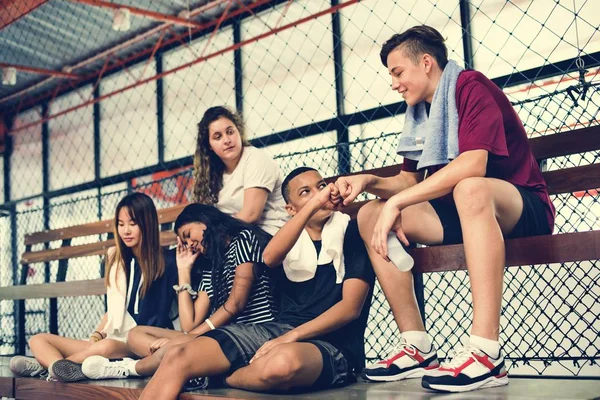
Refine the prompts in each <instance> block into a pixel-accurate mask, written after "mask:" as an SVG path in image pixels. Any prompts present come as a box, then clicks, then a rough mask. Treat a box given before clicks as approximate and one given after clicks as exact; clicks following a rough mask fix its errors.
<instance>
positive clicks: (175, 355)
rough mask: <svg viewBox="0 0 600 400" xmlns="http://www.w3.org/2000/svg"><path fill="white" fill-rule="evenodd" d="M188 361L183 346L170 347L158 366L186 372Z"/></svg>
mask: <svg viewBox="0 0 600 400" xmlns="http://www.w3.org/2000/svg"><path fill="white" fill-rule="evenodd" d="M188 364H189V360H188V358H187V355H186V350H185V346H183V345H179V346H172V347H170V348H169V349H168V350H167V351H166V352H165V354H164V356H163V358H162V360H161V363H160V365H161V366H163V365H164V366H165V367H166V368H177V369H179V370H181V371H187V370H188V369H189V368H188V367H189V365H188Z"/></svg>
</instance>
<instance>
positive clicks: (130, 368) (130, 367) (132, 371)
mask: <svg viewBox="0 0 600 400" xmlns="http://www.w3.org/2000/svg"><path fill="white" fill-rule="evenodd" d="M138 361H140V360H127V362H126V363H125V368H127V370H128V371H129V376H140V374H138V373H137V371H136V370H135V366H136V364H137V363H138Z"/></svg>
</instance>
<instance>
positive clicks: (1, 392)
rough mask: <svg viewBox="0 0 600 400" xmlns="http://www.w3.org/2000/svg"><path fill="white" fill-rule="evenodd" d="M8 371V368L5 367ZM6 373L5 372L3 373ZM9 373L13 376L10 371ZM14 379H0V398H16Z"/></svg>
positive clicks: (4, 377) (5, 377) (2, 377)
mask: <svg viewBox="0 0 600 400" xmlns="http://www.w3.org/2000/svg"><path fill="white" fill-rule="evenodd" d="M3 368H6V369H7V370H8V367H3ZM3 372H4V371H3ZM8 373H10V374H11V375H12V372H10V370H8ZM13 380H14V378H10V377H7V376H1V377H0V397H6V398H9V399H13V398H14V397H15V392H14V390H13V389H14V387H13Z"/></svg>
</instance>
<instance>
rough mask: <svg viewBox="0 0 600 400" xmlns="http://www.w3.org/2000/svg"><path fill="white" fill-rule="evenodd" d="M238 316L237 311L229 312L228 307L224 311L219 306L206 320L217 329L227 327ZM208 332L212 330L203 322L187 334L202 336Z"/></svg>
mask: <svg viewBox="0 0 600 400" xmlns="http://www.w3.org/2000/svg"><path fill="white" fill-rule="evenodd" d="M225 304H227V303H225ZM238 314H239V311H238V310H235V309H233V310H230V309H229V307H227V308H226V309H225V308H224V307H223V306H221V307H219V308H218V309H217V311H215V312H214V313H213V314H212V315H211V316H210V317H208V319H209V320H210V322H211V323H212V324H213V326H214V327H215V328H218V327H219V326H224V325H227V324H228V323H230V322H231V321H233V320H234V319H235V317H237V315H238ZM210 330H212V327H211V326H210V325H208V323H207V322H206V320H204V322H203V323H201V324H200V325H198V326H197V327H196V328H194V329H192V330H191V331H190V332H189V333H193V334H194V335H203V334H205V333H206V332H208V331H210Z"/></svg>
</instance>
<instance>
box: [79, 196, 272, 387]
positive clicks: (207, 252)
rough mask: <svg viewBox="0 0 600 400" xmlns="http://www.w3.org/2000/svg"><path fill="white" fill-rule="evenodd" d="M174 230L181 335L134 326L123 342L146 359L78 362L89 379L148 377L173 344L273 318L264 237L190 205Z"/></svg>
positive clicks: (247, 226) (211, 210)
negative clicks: (233, 324) (229, 327)
mask: <svg viewBox="0 0 600 400" xmlns="http://www.w3.org/2000/svg"><path fill="white" fill-rule="evenodd" d="M175 232H176V233H177V236H178V237H177V243H178V244H177V269H178V274H179V284H178V285H175V286H174V288H175V291H176V292H177V296H178V302H179V315H180V320H181V328H182V330H183V332H177V331H172V330H168V329H161V328H156V327H148V326H138V327H136V328H134V329H133V330H132V331H131V332H130V334H129V337H128V344H129V346H130V348H131V350H132V351H133V352H134V353H136V354H137V355H138V356H140V357H145V358H143V359H142V360H132V359H128V358H126V359H123V360H116V361H111V360H109V359H107V358H104V357H100V356H94V357H90V358H88V359H87V360H85V361H84V363H83V373H84V374H85V375H86V376H87V377H88V378H90V379H112V378H125V377H127V376H150V375H152V374H153V373H154V372H155V371H156V369H157V368H158V366H159V364H160V361H161V359H162V356H163V354H164V353H165V351H166V350H167V348H168V347H170V346H172V345H175V344H181V343H184V342H187V341H190V340H193V339H194V338H196V337H197V336H199V335H202V334H204V333H206V332H208V331H209V330H212V329H215V328H216V327H219V326H223V325H226V324H230V323H237V322H244V323H262V322H268V321H272V320H273V319H274V318H275V316H276V313H277V305H276V303H277V302H276V301H275V295H274V288H273V285H272V282H271V279H270V277H269V275H268V268H267V267H266V266H265V264H264V263H263V259H262V253H263V250H264V248H265V246H266V244H267V243H268V241H269V240H270V235H269V234H267V233H265V232H264V231H263V230H261V229H260V228H258V227H256V226H253V225H250V224H247V223H245V222H242V221H240V220H237V219H235V218H233V217H231V216H229V215H227V214H224V213H222V212H221V211H219V210H218V209H216V208H215V207H212V206H207V205H202V204H190V205H189V206H187V207H186V208H185V209H184V210H183V211H182V212H181V214H180V215H179V217H178V218H177V220H176V221H175ZM202 268H203V269H202ZM196 277H197V278H196Z"/></svg>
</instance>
